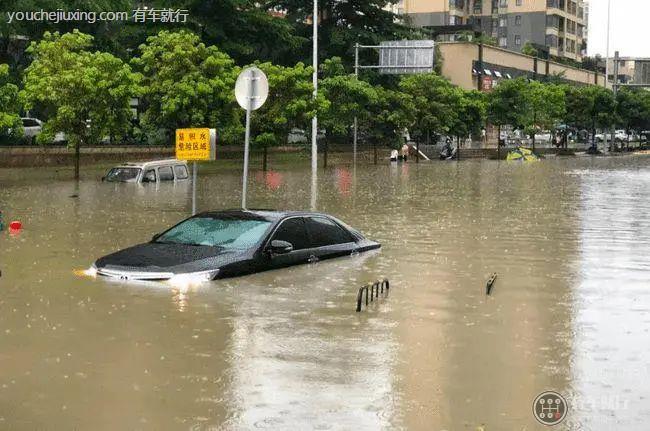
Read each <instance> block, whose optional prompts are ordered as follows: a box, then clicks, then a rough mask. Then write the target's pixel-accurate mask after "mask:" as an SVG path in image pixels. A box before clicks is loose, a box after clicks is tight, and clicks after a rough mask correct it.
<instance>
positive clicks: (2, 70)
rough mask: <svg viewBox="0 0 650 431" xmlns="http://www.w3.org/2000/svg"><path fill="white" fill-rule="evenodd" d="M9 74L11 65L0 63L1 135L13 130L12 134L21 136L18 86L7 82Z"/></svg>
mask: <svg viewBox="0 0 650 431" xmlns="http://www.w3.org/2000/svg"><path fill="white" fill-rule="evenodd" d="M8 75H9V66H8V65H6V64H0V135H6V134H8V133H9V130H11V134H12V135H14V136H20V135H21V134H22V124H21V121H20V115H19V112H20V108H21V106H20V100H19V98H18V86H16V85H14V84H11V83H8V82H5V81H6V79H7V76H8Z"/></svg>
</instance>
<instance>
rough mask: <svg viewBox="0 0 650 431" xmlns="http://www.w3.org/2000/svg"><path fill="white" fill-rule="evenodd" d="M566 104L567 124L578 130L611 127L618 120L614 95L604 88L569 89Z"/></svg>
mask: <svg viewBox="0 0 650 431" xmlns="http://www.w3.org/2000/svg"><path fill="white" fill-rule="evenodd" d="M565 104H566V123H567V124H569V125H571V126H573V127H576V128H578V129H587V130H595V129H596V128H604V127H609V126H611V125H613V124H614V121H615V119H616V100H615V99H614V94H613V93H612V92H611V91H610V90H608V89H606V88H604V87H599V86H595V85H590V86H584V87H567V88H566V90H565Z"/></svg>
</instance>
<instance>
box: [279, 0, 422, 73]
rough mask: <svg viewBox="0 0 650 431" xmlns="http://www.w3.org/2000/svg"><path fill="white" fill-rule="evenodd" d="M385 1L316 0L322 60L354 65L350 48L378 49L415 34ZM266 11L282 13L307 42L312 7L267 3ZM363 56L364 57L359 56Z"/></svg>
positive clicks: (307, 50)
mask: <svg viewBox="0 0 650 431" xmlns="http://www.w3.org/2000/svg"><path fill="white" fill-rule="evenodd" d="M389 3H391V2H390V1H389V0H349V1H345V2H343V1H339V0H320V1H319V2H318V7H319V12H318V20H319V21H318V39H319V42H321V43H320V49H319V50H320V54H321V56H322V58H330V57H335V56H336V57H341V58H343V59H344V62H345V63H346V64H348V65H349V64H352V63H353V61H354V44H355V43H357V42H358V43H360V44H362V45H378V44H379V42H381V41H384V40H395V39H409V38H413V37H414V35H416V34H419V31H418V30H415V29H413V28H411V27H409V26H407V25H406V23H405V22H403V16H398V15H395V14H394V13H392V12H390V11H389V10H388V9H387V8H386V6H388V5H389ZM266 7H267V8H269V9H276V10H282V11H285V12H286V19H287V21H288V22H291V23H293V25H294V27H295V32H296V34H297V35H300V36H302V37H303V38H305V40H307V41H308V40H309V39H310V38H311V22H313V21H312V14H313V3H312V2H311V1H307V2H306V1H304V0H270V1H268V2H267V3H266ZM301 54H302V58H304V59H305V60H306V59H308V58H310V55H311V45H310V44H309V43H306V44H305V45H303V49H302V51H301ZM363 54H364V55H365V53H363Z"/></svg>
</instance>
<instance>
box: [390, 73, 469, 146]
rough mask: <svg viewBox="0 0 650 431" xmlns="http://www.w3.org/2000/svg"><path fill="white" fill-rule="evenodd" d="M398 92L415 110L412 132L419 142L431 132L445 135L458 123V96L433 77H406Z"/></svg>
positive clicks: (445, 81) (451, 88)
mask: <svg viewBox="0 0 650 431" xmlns="http://www.w3.org/2000/svg"><path fill="white" fill-rule="evenodd" d="M399 88H400V90H401V91H403V92H404V93H406V94H408V95H409V96H411V98H412V99H413V103H414V104H415V107H416V114H415V125H414V130H415V131H416V133H417V134H419V136H420V138H422V137H424V136H426V137H427V141H428V137H429V135H430V133H431V132H435V133H440V134H447V133H448V132H450V131H451V128H452V127H453V126H454V124H455V123H456V121H457V119H458V115H459V109H458V107H459V106H460V103H461V99H462V96H461V94H460V93H459V92H458V91H457V88H456V87H454V86H453V85H452V84H451V83H450V82H449V81H447V80H446V79H445V78H443V77H441V76H439V75H437V74H435V73H428V74H419V75H409V76H407V77H405V78H403V79H402V80H401V81H400V84H399Z"/></svg>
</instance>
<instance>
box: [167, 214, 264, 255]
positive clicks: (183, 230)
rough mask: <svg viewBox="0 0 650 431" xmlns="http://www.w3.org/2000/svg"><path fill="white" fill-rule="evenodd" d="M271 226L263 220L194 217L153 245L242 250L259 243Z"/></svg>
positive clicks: (174, 228) (172, 229) (169, 231)
mask: <svg viewBox="0 0 650 431" xmlns="http://www.w3.org/2000/svg"><path fill="white" fill-rule="evenodd" d="M270 225H271V222H269V221H267V220H263V219H242V218H228V217H223V218H215V217H193V218H191V219H189V220H186V221H184V222H182V223H180V224H179V225H177V226H174V227H173V228H171V229H170V230H168V231H167V232H165V233H164V234H162V235H161V236H160V237H158V238H157V239H156V240H155V242H157V243H166V244H188V245H205V246H212V247H214V246H218V247H224V248H228V249H245V248H249V247H251V246H253V245H255V244H256V243H257V242H259V241H260V240H261V239H262V236H263V235H264V232H266V230H267V229H268V228H269V226H270Z"/></svg>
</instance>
